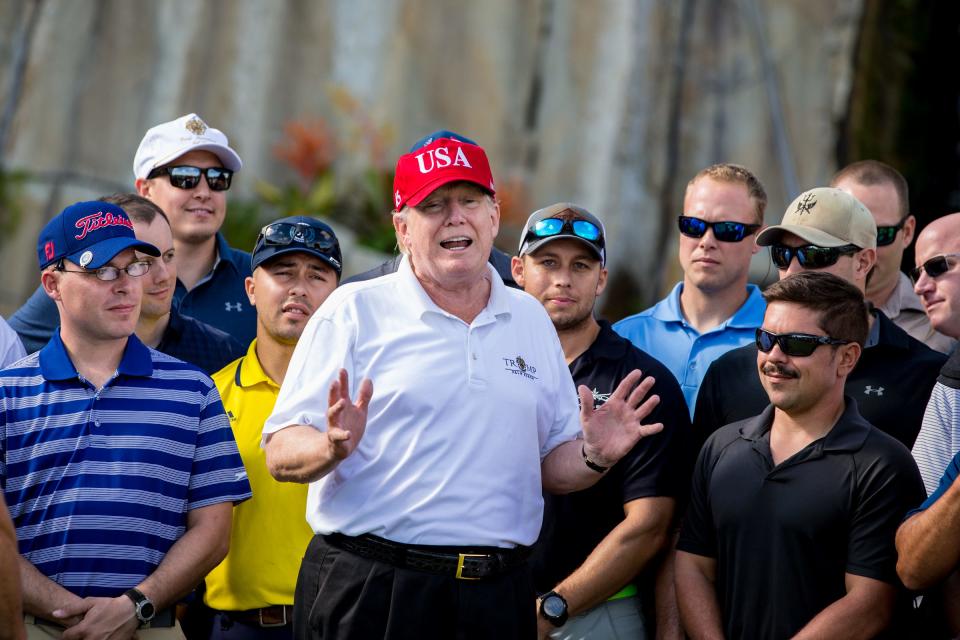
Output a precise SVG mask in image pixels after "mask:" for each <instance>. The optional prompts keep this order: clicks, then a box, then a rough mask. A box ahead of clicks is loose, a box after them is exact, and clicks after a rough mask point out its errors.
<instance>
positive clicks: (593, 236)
mask: <svg viewBox="0 0 960 640" xmlns="http://www.w3.org/2000/svg"><path fill="white" fill-rule="evenodd" d="M564 232H569V233H571V234H573V235H575V236H577V237H578V238H583V239H584V240H589V241H590V242H592V243H594V244H596V245H598V246H601V247H602V246H603V234H602V233H601V232H600V227H598V226H597V225H595V224H593V223H592V222H590V221H589V220H561V219H560V218H544V219H543V220H537V221H536V222H535V223H534V224H533V226H532V227H530V230H529V231H528V232H527V240H530V239H531V236H532V237H533V238H549V237H550V236H558V235H560V234H562V233H564Z"/></svg>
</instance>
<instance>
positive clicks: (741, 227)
mask: <svg viewBox="0 0 960 640" xmlns="http://www.w3.org/2000/svg"><path fill="white" fill-rule="evenodd" d="M677 226H679V227H680V233H682V234H683V235H685V236H687V237H689V238H702V237H703V235H704V234H705V233H706V232H707V229H710V228H713V237H714V238H716V239H717V240H719V241H720V242H740V241H741V240H743V239H744V238H746V237H747V236H749V235H750V234H752V233H753V232H754V231H756V230H757V229H759V228H760V225H759V224H746V223H745V222H732V221H730V220H723V221H720V222H707V221H706V220H701V219H700V218H695V217H693V216H680V217H679V218H677Z"/></svg>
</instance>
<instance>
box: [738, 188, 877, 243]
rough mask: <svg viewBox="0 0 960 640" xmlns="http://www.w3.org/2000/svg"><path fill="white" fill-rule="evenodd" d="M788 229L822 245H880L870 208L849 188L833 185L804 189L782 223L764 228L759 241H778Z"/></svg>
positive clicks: (784, 215) (789, 208) (784, 216)
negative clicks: (846, 189) (835, 187)
mask: <svg viewBox="0 0 960 640" xmlns="http://www.w3.org/2000/svg"><path fill="white" fill-rule="evenodd" d="M785 233H792V234H793V235H795V236H797V237H799V238H802V239H803V240H806V241H807V242H809V243H810V244H814V245H817V246H818V247H842V246H844V245H848V244H853V245H856V246H858V247H860V248H861V249H876V248H877V223H876V222H874V220H873V216H872V215H871V214H870V211H869V210H868V209H867V208H866V207H865V206H863V204H862V203H861V202H860V201H859V200H857V199H856V198H854V197H853V196H852V195H850V194H849V193H847V192H846V191H841V190H840V189H833V188H831V187H818V188H816V189H810V190H809V191H804V192H803V193H801V194H800V195H799V196H798V197H797V199H796V200H794V201H793V202H791V203H790V206H789V207H787V211H786V213H784V214H783V220H782V221H781V222H780V224H777V225H773V226H770V227H767V228H766V229H764V230H763V231H761V232H760V235H758V236H757V244H759V245H761V246H769V245H772V244H776V243H777V242H779V241H780V239H781V238H782V237H783V234H785Z"/></svg>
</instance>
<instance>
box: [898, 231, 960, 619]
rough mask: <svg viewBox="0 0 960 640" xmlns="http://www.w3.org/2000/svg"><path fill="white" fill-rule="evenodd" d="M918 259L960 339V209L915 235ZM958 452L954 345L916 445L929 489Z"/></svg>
mask: <svg viewBox="0 0 960 640" xmlns="http://www.w3.org/2000/svg"><path fill="white" fill-rule="evenodd" d="M916 264H917V266H916V268H914V269H912V270H911V274H910V275H911V276H912V278H913V281H914V283H915V285H914V286H915V290H916V292H917V294H918V295H919V296H920V300H921V301H922V302H923V305H924V308H925V309H926V312H927V314H928V315H929V317H930V323H931V325H933V327H934V328H935V329H937V331H940V332H941V333H943V334H945V335H947V336H950V337H951V338H960V213H952V214H950V215H947V216H943V217H942V218H937V219H936V220H934V221H933V222H931V223H930V224H929V225H927V227H926V228H924V230H923V231H922V232H921V233H920V235H919V237H918V238H917V249H916ZM958 451H960V350H955V351H954V352H953V355H951V356H950V359H949V360H947V363H946V364H945V365H944V366H943V369H941V371H940V377H939V378H937V383H936V385H934V387H933V392H932V393H931V395H930V402H929V403H928V404H927V409H926V412H925V413H924V415H923V426H922V427H921V429H920V434H919V435H918V436H917V441H916V443H914V445H913V457H914V459H915V460H916V461H917V466H918V467H920V475H921V476H923V484H924V486H926V488H927V494H933V493H934V492H935V491H937V489H938V487H940V486H941V477H942V476H943V473H944V471H945V470H947V467H948V465H950V463H951V460H952V459H953V457H954V454H956V453H957V452H958ZM951 481H952V479H951ZM958 622H960V620H958Z"/></svg>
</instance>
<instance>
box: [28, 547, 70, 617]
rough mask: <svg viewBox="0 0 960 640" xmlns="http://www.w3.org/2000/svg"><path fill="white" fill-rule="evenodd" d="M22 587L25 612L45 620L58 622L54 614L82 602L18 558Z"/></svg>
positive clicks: (31, 564)
mask: <svg viewBox="0 0 960 640" xmlns="http://www.w3.org/2000/svg"><path fill="white" fill-rule="evenodd" d="M18 562H19V569H20V586H21V588H22V590H23V611H24V613H29V614H30V615H33V616H38V617H40V618H44V619H45V620H56V618H55V617H54V615H53V612H54V611H55V610H57V609H59V608H61V607H63V606H66V605H68V604H74V603H77V602H79V601H80V600H82V598H80V597H79V596H77V595H75V594H73V593H71V592H70V591H68V590H67V589H64V588H63V587H61V586H60V585H59V584H57V583H56V582H54V581H53V580H51V579H50V578H48V577H47V576H45V575H43V574H42V573H40V571H39V570H38V569H37V568H36V567H35V566H34V565H33V563H31V562H30V561H29V560H27V559H26V558H24V557H23V556H22V555H21V556H18Z"/></svg>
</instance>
